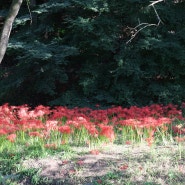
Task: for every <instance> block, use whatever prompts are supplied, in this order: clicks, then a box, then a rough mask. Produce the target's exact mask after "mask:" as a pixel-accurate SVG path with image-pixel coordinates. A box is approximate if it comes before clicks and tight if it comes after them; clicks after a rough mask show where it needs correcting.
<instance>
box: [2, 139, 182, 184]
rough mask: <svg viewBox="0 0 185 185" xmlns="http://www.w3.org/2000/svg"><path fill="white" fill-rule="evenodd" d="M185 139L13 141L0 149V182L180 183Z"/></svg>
mask: <svg viewBox="0 0 185 185" xmlns="http://www.w3.org/2000/svg"><path fill="white" fill-rule="evenodd" d="M184 149H185V145H184V143H179V144H178V145H176V144H175V143H174V144H172V143H171V144H170V143H168V144H166V145H163V146H162V145H161V146H159V145H158V146H156V145H153V146H151V147H149V146H147V144H138V145H136V144H135V145H131V144H129V145H127V144H125V145H123V144H122V145H116V144H108V145H104V146H99V147H98V149H96V150H91V149H89V148H88V147H85V146H84V147H80V146H78V147H76V146H65V145H63V146H62V147H61V148H58V149H54V148H53V149H51V148H50V149H44V148H42V147H40V146H39V145H38V146H27V147H21V145H19V146H12V147H11V148H7V149H4V151H3V152H2V153H1V154H0V184H2V185H18V184H20V185H52V184H53V185H55V184H56V185H57V184H62V185H98V184H102V185H113V184H117V185H184V184H185V150H184Z"/></svg>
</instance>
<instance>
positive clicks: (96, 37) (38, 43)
mask: <svg viewBox="0 0 185 185" xmlns="http://www.w3.org/2000/svg"><path fill="white" fill-rule="evenodd" d="M148 5H149V2H148V1H141V0H134V1H133V0H132V1H131V0H126V1H122V0H116V1H115V0H113V1H108V0H104V1H102V0H80V1H79V0H67V1H63V2H61V1H60V0H48V1H38V0H37V1H36V6H33V7H31V11H32V24H31V25H30V15H29V11H28V8H27V6H26V4H25V5H24V6H23V7H22V9H21V12H20V14H19V16H18V18H17V19H16V21H15V23H14V29H13V33H12V37H11V40H10V43H9V47H8V52H7V56H6V57H5V59H4V63H3V65H2V66H1V68H0V76H1V77H0V78H1V81H0V86H1V90H0V99H1V103H4V102H6V101H8V102H10V103H14V104H21V103H31V104H32V105H35V104H39V103H43V104H52V105H56V104H57V105H75V106H84V104H88V102H96V103H101V104H103V105H111V104H117V105H124V106H129V105H145V104H150V103H164V104H167V103H169V102H171V103H180V102H181V101H184V99H185V96H184V94H185V90H184V89H185V79H184V78H185V75H184V66H185V53H184V50H185V11H184V8H185V2H184V1H182V2H179V3H174V2H173V1H164V2H161V3H157V4H156V5H155V10H156V11H157V14H158V16H159V17H160V18H161V20H162V23H161V24H160V25H159V26H149V27H146V28H145V29H142V30H141V31H140V32H139V33H138V34H137V35H136V36H135V37H134V38H133V39H132V40H131V42H130V43H128V44H127V41H128V40H129V39H130V38H131V37H132V35H133V32H135V31H137V30H135V29H134V28H135V27H136V26H137V25H139V24H140V23H149V24H157V23H158V21H159V20H158V17H157V14H156V13H155V11H154V8H153V7H149V6H148ZM5 10H6V9H5V7H4V9H3V12H5ZM0 14H1V12H0Z"/></svg>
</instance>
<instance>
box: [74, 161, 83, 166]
mask: <svg viewBox="0 0 185 185" xmlns="http://www.w3.org/2000/svg"><path fill="white" fill-rule="evenodd" d="M76 164H78V165H80V166H81V165H83V164H84V161H82V160H79V161H77V162H76Z"/></svg>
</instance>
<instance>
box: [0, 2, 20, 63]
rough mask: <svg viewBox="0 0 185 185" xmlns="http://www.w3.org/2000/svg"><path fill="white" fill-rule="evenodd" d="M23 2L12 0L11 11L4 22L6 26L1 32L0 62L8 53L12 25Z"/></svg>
mask: <svg viewBox="0 0 185 185" xmlns="http://www.w3.org/2000/svg"><path fill="white" fill-rule="evenodd" d="M22 2H23V0H12V4H11V6H10V10H9V13H8V15H7V17H6V19H5V23H4V26H3V29H2V32H1V37H0V64H1V62H2V60H3V58H4V55H5V53H6V49H7V46H8V41H9V37H10V33H11V30H12V25H13V22H14V20H15V18H16V16H17V14H18V12H19V10H20V7H21V4H22Z"/></svg>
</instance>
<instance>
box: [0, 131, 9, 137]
mask: <svg viewBox="0 0 185 185" xmlns="http://www.w3.org/2000/svg"><path fill="white" fill-rule="evenodd" d="M6 134H8V132H7V130H6V129H0V136H1V135H6Z"/></svg>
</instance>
